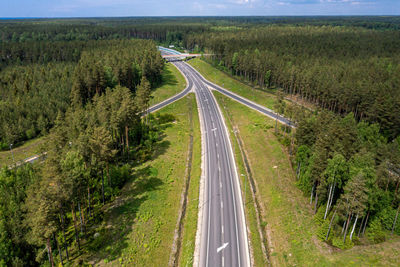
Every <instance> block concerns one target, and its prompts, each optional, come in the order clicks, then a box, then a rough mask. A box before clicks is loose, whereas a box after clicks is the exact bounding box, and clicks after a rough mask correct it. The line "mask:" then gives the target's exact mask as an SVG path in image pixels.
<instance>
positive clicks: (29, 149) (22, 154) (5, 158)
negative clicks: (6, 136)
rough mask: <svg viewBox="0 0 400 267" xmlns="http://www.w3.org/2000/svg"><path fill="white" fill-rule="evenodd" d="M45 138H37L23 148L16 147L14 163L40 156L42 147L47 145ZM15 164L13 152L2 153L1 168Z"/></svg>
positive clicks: (22, 146) (0, 153)
mask: <svg viewBox="0 0 400 267" xmlns="http://www.w3.org/2000/svg"><path fill="white" fill-rule="evenodd" d="M45 141H46V140H45V137H39V138H35V139H32V140H29V141H26V142H25V143H24V144H22V145H21V146H18V147H15V148H13V150H12V153H13V154H14V161H15V162H19V161H22V160H24V159H26V158H29V157H31V156H33V155H36V154H39V153H40V152H41V151H42V149H41V146H42V145H43V144H44V143H45ZM11 164H13V157H12V154H11V151H9V150H8V151H1V152H0V168H2V167H4V166H9V165H11Z"/></svg>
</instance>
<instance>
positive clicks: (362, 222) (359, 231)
mask: <svg viewBox="0 0 400 267" xmlns="http://www.w3.org/2000/svg"><path fill="white" fill-rule="evenodd" d="M364 220H365V216H364V217H363V218H362V220H361V224H360V229H358V234H357V236H358V237H360V233H361V230H362V227H363V224H364Z"/></svg>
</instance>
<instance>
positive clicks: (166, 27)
mask: <svg viewBox="0 0 400 267" xmlns="http://www.w3.org/2000/svg"><path fill="white" fill-rule="evenodd" d="M181 21H182V20H181V19H175V18H125V19H112V18H104V19H101V18H97V19H50V20H49V19H37V20H5V21H2V22H0V29H1V34H0V43H7V42H11V43H14V44H15V43H23V42H43V41H45V42H48V41H68V42H69V41H89V40H112V39H132V38H140V39H152V40H155V41H158V42H162V43H163V42H165V41H167V40H168V38H171V35H174V37H175V38H174V39H173V41H180V40H182V38H183V36H185V35H186V34H188V33H193V32H203V31H205V30H207V29H208V28H209V27H208V25H204V24H202V23H200V22H196V21H191V19H187V20H185V19H183V21H182V22H183V23H182V22H181ZM185 22H187V23H185ZM169 41H171V39H169Z"/></svg>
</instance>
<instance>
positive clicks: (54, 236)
mask: <svg viewBox="0 0 400 267" xmlns="http://www.w3.org/2000/svg"><path fill="white" fill-rule="evenodd" d="M53 239H54V242H55V243H56V246H57V250H58V254H59V255H60V262H61V265H62V266H64V261H63V257H62V251H61V250H60V245H59V244H58V241H57V238H56V235H55V234H54V233H53Z"/></svg>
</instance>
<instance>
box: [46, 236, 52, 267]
mask: <svg viewBox="0 0 400 267" xmlns="http://www.w3.org/2000/svg"><path fill="white" fill-rule="evenodd" d="M46 247H47V254H48V256H49V262H50V265H51V267H54V260H53V254H52V252H51V245H50V238H47V243H46Z"/></svg>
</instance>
